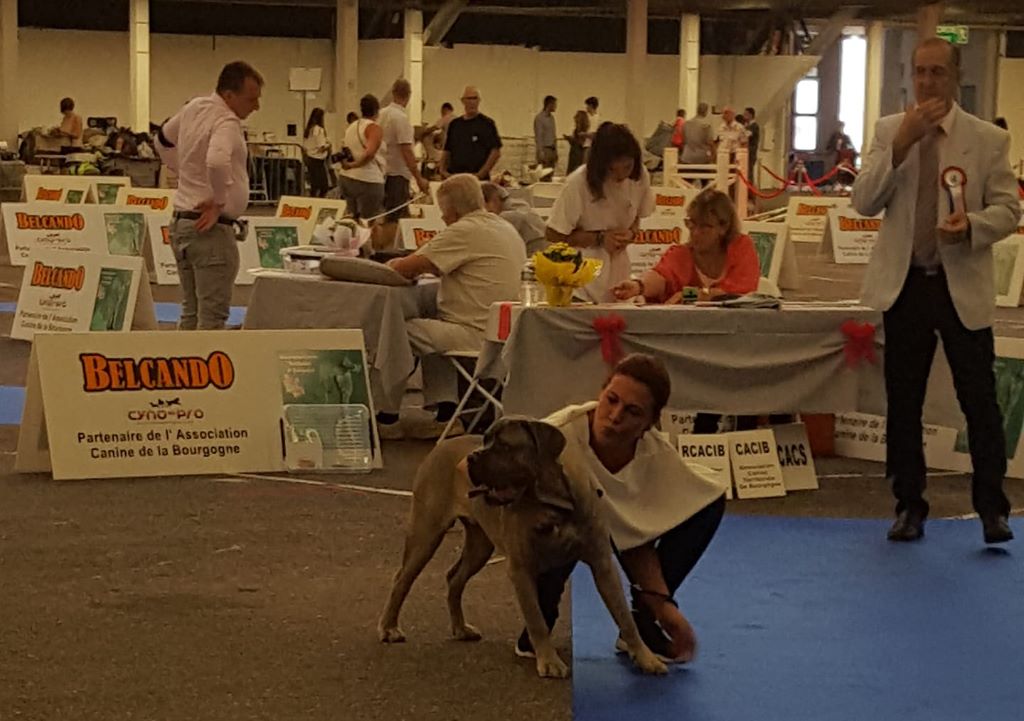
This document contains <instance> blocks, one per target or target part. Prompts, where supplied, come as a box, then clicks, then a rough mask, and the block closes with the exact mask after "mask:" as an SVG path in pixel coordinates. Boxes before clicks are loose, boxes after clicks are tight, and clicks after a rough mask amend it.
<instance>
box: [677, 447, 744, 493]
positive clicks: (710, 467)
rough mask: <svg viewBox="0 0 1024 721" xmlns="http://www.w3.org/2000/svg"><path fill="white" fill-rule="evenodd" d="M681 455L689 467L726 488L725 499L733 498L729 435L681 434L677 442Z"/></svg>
mask: <svg viewBox="0 0 1024 721" xmlns="http://www.w3.org/2000/svg"><path fill="white" fill-rule="evenodd" d="M676 444H677V445H676V447H677V448H678V449H679V455H680V456H681V457H682V459H683V460H684V461H686V463H687V465H689V466H691V467H694V466H696V467H697V469H698V470H700V471H701V472H702V473H705V474H706V475H708V476H710V477H712V478H714V479H715V480H717V481H718V482H719V483H720V484H721V485H722V486H723V487H724V488H725V497H726V498H727V499H729V500H732V498H733V490H732V461H731V456H730V453H729V437H728V434H717V433H715V434H704V435H690V434H680V435H679V436H678V438H677V441H676Z"/></svg>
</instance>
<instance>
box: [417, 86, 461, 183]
mask: <svg viewBox="0 0 1024 721" xmlns="http://www.w3.org/2000/svg"><path fill="white" fill-rule="evenodd" d="M454 115H455V108H453V107H452V104H451V103H448V102H445V103H442V104H441V117H439V118H438V119H437V120H436V121H435V122H434V124H433V125H431V126H429V127H427V128H426V129H424V131H423V139H422V141H421V142H422V143H423V155H424V157H423V166H424V169H423V175H424V177H431V178H432V177H434V176H436V175H440V167H441V155H442V154H443V153H444V141H445V136H446V135H447V133H448V123H450V122H451V120H452V118H453V117H454Z"/></svg>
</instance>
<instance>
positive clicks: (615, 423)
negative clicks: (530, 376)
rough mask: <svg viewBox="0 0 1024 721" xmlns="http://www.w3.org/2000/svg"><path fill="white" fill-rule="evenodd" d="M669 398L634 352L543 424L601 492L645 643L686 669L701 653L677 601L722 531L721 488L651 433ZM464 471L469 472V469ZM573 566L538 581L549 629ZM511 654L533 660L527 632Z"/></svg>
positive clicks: (656, 371)
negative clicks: (591, 395) (589, 397)
mask: <svg viewBox="0 0 1024 721" xmlns="http://www.w3.org/2000/svg"><path fill="white" fill-rule="evenodd" d="M671 393H672V381H671V379H670V378H669V375H668V371H667V369H666V368H665V364H664V363H663V362H662V361H661V360H659V359H658V358H655V357H654V356H652V355H647V354H643V353H634V354H633V355H628V356H626V357H625V358H623V359H622V360H620V361H619V362H618V363H617V364H616V365H615V368H614V369H613V370H612V372H611V375H610V376H609V378H608V379H607V380H606V381H605V382H604V385H603V386H602V388H601V393H600V394H599V395H598V397H597V400H596V401H590V402H588V403H584V404H582V405H574V406H568V407H566V408H563V409H561V410H559V411H556V412H555V413H553V414H551V415H550V416H548V417H547V418H545V419H544V420H545V422H546V423H550V424H551V425H553V426H555V427H556V428H558V430H560V431H561V432H562V435H564V436H565V440H566V443H567V445H568V446H571V447H572V449H573V450H574V451H576V454H577V457H579V458H583V459H584V460H585V465H586V470H587V471H588V472H589V473H590V475H591V477H593V478H594V480H595V481H596V483H597V485H598V487H599V488H600V489H601V490H600V493H601V494H602V496H601V498H602V501H601V503H602V505H603V508H602V510H603V511H604V515H605V519H606V522H607V523H608V529H609V532H610V533H611V536H612V541H613V542H614V544H615V548H616V549H617V550H618V553H617V558H618V561H619V564H620V565H621V566H622V569H623V571H625V573H626V577H627V578H628V579H629V583H630V593H631V596H632V601H633V604H632V605H633V619H634V620H635V621H636V626H637V630H638V631H639V632H640V637H641V638H642V639H643V641H644V643H645V644H647V647H648V648H650V649H651V651H653V652H654V653H655V654H657V655H658V657H659V658H661V659H662V660H663V661H665V662H669V663H671V662H677V663H686V662H689V661H693V660H694V659H695V657H696V653H697V637H696V634H695V633H694V630H693V626H691V625H690V622H689V621H688V620H687V619H686V616H684V615H683V613H682V612H681V611H680V609H679V605H678V604H677V603H676V600H675V595H676V593H677V591H678V590H679V587H680V586H681V585H682V583H683V581H684V580H686V577H687V576H689V574H690V572H691V571H693V569H694V567H696V565H697V563H698V561H700V559H701V556H703V555H704V552H705V551H706V550H707V548H708V546H709V545H710V543H711V539H712V538H714V536H715V532H716V531H717V530H718V526H719V524H720V523H721V520H722V516H723V515H724V514H725V485H724V484H722V483H720V482H719V481H717V480H714V479H713V478H711V477H710V476H708V475H704V474H703V473H702V472H701V471H700V470H699V469H698V468H697V467H691V466H689V465H688V464H687V463H686V461H684V460H683V459H682V458H681V457H680V455H679V452H678V451H677V450H676V449H675V448H673V447H672V445H671V444H670V443H669V442H668V441H667V440H666V439H665V437H664V436H663V435H662V434H660V433H658V432H657V431H656V430H655V426H656V425H657V424H658V421H659V419H660V418H661V411H662V410H663V409H664V407H665V405H666V404H667V403H668V400H669V397H670V396H671ZM459 468H460V470H461V471H463V472H465V468H466V466H465V463H463V464H460V466H459ZM575 565H576V564H575V563H572V564H569V565H566V566H563V567H561V568H556V569H553V570H551V571H548V572H546V573H543V574H541V575H540V576H539V577H538V578H537V596H538V599H537V600H538V601H539V603H540V610H541V613H542V614H543V615H544V620H545V621H546V622H547V624H548V628H549V629H552V628H554V626H555V622H556V621H557V619H558V605H559V600H560V599H561V597H562V593H563V591H564V589H565V583H566V581H567V580H568V579H569V576H570V575H571V574H572V571H573V568H574V567H575ZM615 649H616V651H624V650H625V645H624V643H623V642H622V641H617V642H616V644H615ZM514 650H515V654H516V655H517V656H519V657H522V658H533V657H534V655H535V654H534V649H533V644H532V643H531V642H530V635H529V633H528V632H527V631H525V630H524V631H523V632H522V633H521V634H520V636H519V640H518V641H517V642H516V645H515V649H514Z"/></svg>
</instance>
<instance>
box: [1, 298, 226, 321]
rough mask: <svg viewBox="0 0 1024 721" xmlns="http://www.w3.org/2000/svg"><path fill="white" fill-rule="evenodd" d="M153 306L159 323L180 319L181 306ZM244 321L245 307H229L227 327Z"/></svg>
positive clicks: (4, 308)
mask: <svg viewBox="0 0 1024 721" xmlns="http://www.w3.org/2000/svg"><path fill="white" fill-rule="evenodd" d="M153 305H154V306H155V308H156V319H157V320H158V321H160V322H161V323H177V322H178V318H180V317H181V306H180V305H179V304H177V303H154V304H153ZM17 309H18V304H17V303H0V313H14V312H15V311H16V310H17ZM244 320H245V307H244V306H240V305H233V306H231V313H230V314H229V315H228V325H242V322H243V321H244Z"/></svg>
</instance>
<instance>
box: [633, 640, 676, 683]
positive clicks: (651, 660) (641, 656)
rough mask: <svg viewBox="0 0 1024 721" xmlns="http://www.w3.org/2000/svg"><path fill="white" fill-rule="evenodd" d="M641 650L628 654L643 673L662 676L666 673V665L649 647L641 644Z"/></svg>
mask: <svg viewBox="0 0 1024 721" xmlns="http://www.w3.org/2000/svg"><path fill="white" fill-rule="evenodd" d="M641 649H643V650H642V651H640V653H637V654H630V655H631V656H632V658H633V663H635V664H636V667H637V668H639V669H640V670H641V671H643V672H644V673H648V674H652V675H654V676H664V675H665V674H667V673H668V666H666V665H665V664H664V662H663V661H662V660H661V659H660V658H658V657H657V656H655V655H654V653H653V652H652V651H651V649H649V648H647V646H641Z"/></svg>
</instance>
